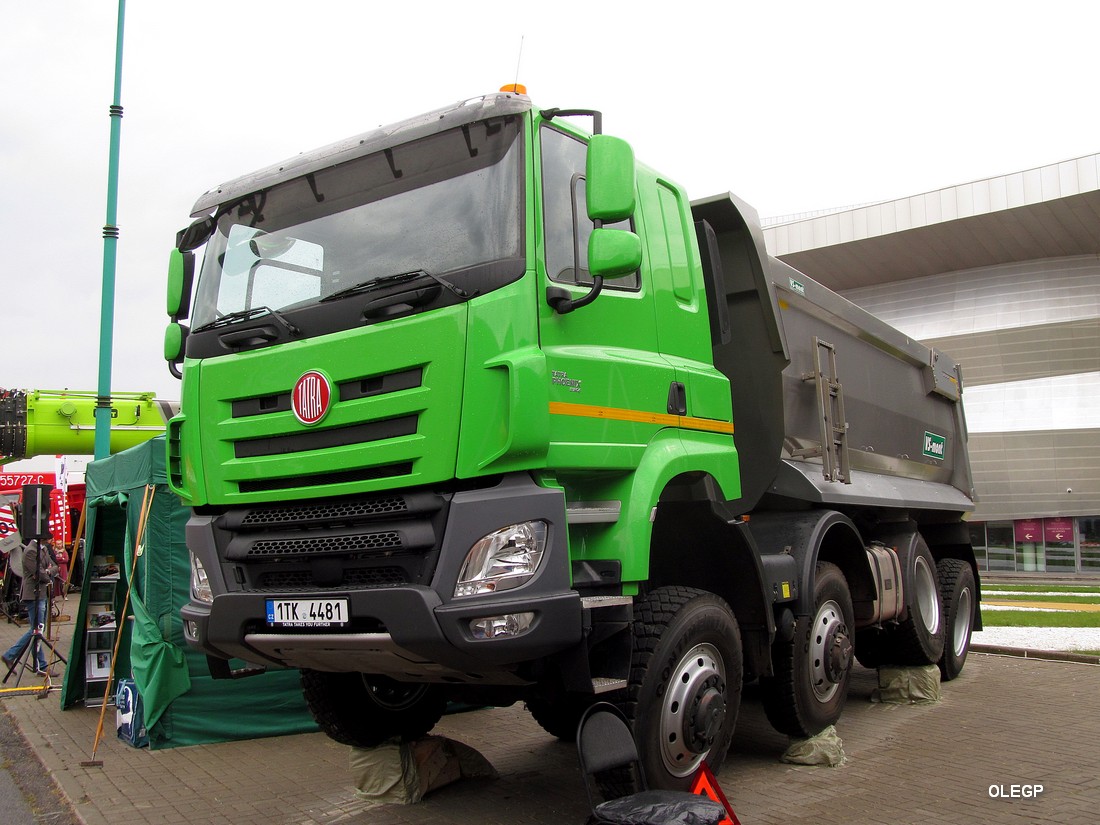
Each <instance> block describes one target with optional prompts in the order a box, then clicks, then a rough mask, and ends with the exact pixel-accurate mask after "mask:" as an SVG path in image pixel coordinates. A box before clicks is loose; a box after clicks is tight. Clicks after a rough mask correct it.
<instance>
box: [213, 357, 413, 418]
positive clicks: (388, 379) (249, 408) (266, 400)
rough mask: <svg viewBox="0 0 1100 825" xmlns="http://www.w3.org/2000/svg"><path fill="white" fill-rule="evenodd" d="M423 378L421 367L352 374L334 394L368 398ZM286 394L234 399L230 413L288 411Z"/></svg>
mask: <svg viewBox="0 0 1100 825" xmlns="http://www.w3.org/2000/svg"><path fill="white" fill-rule="evenodd" d="M423 381H424V368H423V367H415V368H413V369H409V370H401V371H400V372H391V373H388V374H386V375H375V376H371V377H369V378H356V379H354V380H352V381H341V382H340V383H338V384H337V385H336V391H337V398H338V399H339V400H340V401H351V400H353V399H356V398H370V397H371V396H374V395H385V394H387V393H391V392H398V391H400V390H411V389H416V388H417V387H419V386H421V385H422V384H423ZM290 395H291V394H290V392H281V393H275V394H274V395H264V396H259V397H256V398H241V399H238V400H236V401H234V402H233V404H232V412H233V417H234V418H248V417H249V416H253V415H269V414H271V413H278V412H289V411H290Z"/></svg>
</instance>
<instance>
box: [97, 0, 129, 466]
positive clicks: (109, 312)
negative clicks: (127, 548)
mask: <svg viewBox="0 0 1100 825" xmlns="http://www.w3.org/2000/svg"><path fill="white" fill-rule="evenodd" d="M125 21H126V0H118V30H117V34H116V37H115V86H114V97H113V102H112V103H111V110H110V112H111V144H110V150H109V154H108V171H107V222H106V224H105V225H104V227H103V295H102V298H101V305H100V320H99V384H98V387H99V403H98V406H97V408H96V429H95V457H96V458H104V457H106V456H108V455H110V451H111V447H110V441H111V354H112V349H113V341H114V325H115V264H116V260H117V255H118V226H117V225H116V224H115V221H116V220H117V218H118V164H119V144H120V142H121V137H122V102H121V100H122V41H123V37H122V35H123V30H124V28H125Z"/></svg>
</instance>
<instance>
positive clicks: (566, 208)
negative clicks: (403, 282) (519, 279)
mask: <svg viewBox="0 0 1100 825" xmlns="http://www.w3.org/2000/svg"><path fill="white" fill-rule="evenodd" d="M538 143H539V148H538V152H537V157H538V159H539V164H540V166H539V172H540V181H541V190H542V191H541V226H540V227H539V230H540V231H539V252H540V254H539V255H538V258H539V261H540V265H541V266H542V272H541V273H540V281H539V283H540V291H539V296H538V300H539V324H540V338H541V340H540V343H541V346H542V349H543V352H544V354H545V357H546V361H547V366H548V368H549V374H550V379H549V380H550V384H551V386H550V441H551V445H550V455H549V456H548V464H549V466H552V467H556V468H558V469H560V470H564V471H567V472H568V471H569V470H570V469H575V470H595V471H616V470H619V471H622V470H630V469H634V468H635V467H637V465H638V462H639V461H640V459H641V456H642V453H643V452H644V450H645V447H646V445H647V444H648V443H649V442H650V440H651V439H652V438H653V435H654V434H655V433H656V432H657V431H658V430H660V429H662V428H663V427H667V426H670V425H671V424H674V422H675V419H674V417H673V416H670V415H669V411H668V404H669V391H670V387H671V385H672V382H673V381H674V371H673V368H672V367H671V366H670V365H669V363H668V362H667V361H666V360H665V359H664V358H662V357H661V355H660V352H659V336H658V331H657V319H656V316H655V313H654V305H653V289H652V286H651V285H650V284H649V283H647V282H646V279H645V278H644V277H643V275H642V273H640V272H636V273H634V274H632V275H629V276H627V277H625V278H619V279H615V280H608V281H605V282H604V288H603V292H602V293H601V294H600V296H599V297H598V298H597V299H596V300H595V301H593V302H592V303H591V304H589V305H587V306H585V307H582V308H580V309H577V310H575V311H573V312H569V313H566V314H559V313H557V312H556V311H555V310H554V309H553V308H552V307H551V306H550V305H549V304H548V303H547V301H546V290H547V289H548V288H554V287H557V288H563V287H564V288H566V289H568V290H569V291H570V292H571V293H572V295H573V297H574V298H577V297H580V296H582V295H584V294H585V293H586V292H587V291H588V289H589V288H590V286H591V283H592V281H591V278H590V277H589V274H588V270H587V248H588V237H589V235H590V234H591V231H592V222H591V221H590V220H589V219H588V216H587V210H586V207H585V193H584V173H585V153H586V148H587V145H586V143H585V141H584V140H583V139H582V138H581V137H579V136H577V135H573V134H570V133H569V132H567V131H565V130H564V129H561V128H559V127H557V126H555V125H551V124H549V123H544V124H543V125H542V127H541V128H540V130H539V134H538ZM626 228H629V227H626ZM643 271H644V266H643Z"/></svg>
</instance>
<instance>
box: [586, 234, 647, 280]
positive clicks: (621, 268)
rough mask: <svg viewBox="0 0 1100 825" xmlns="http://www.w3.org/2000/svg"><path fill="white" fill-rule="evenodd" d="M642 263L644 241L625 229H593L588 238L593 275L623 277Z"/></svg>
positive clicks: (589, 264)
mask: <svg viewBox="0 0 1100 825" xmlns="http://www.w3.org/2000/svg"><path fill="white" fill-rule="evenodd" d="M641 265H642V241H641V239H640V238H639V237H638V236H637V235H636V234H635V233H633V232H628V231H626V230H624V229H593V230H592V235H591V236H590V237H589V238H588V271H589V272H590V273H591V274H592V276H593V277H595V276H597V275H598V276H600V277H602V278H622V277H623V276H624V275H630V274H632V273H634V272H637V271H638V267H639V266H641Z"/></svg>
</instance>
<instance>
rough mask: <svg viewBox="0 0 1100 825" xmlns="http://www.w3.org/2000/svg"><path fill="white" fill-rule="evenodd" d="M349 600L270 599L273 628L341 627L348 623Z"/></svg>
mask: <svg viewBox="0 0 1100 825" xmlns="http://www.w3.org/2000/svg"><path fill="white" fill-rule="evenodd" d="M349 618H350V616H349V613H348V600H347V599H268V600H267V623H268V624H269V625H271V626H272V627H339V626H341V625H346V624H347V623H348V620H349Z"/></svg>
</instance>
